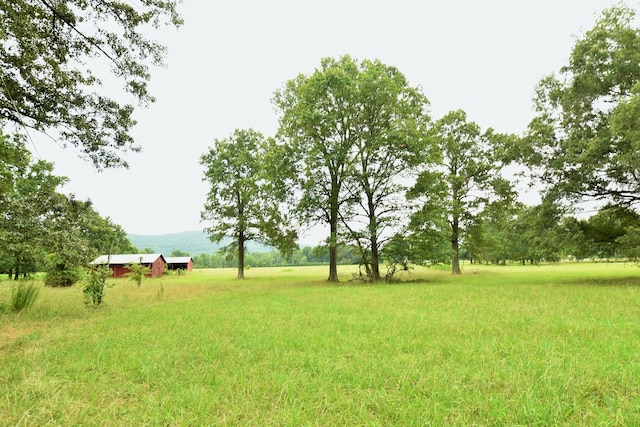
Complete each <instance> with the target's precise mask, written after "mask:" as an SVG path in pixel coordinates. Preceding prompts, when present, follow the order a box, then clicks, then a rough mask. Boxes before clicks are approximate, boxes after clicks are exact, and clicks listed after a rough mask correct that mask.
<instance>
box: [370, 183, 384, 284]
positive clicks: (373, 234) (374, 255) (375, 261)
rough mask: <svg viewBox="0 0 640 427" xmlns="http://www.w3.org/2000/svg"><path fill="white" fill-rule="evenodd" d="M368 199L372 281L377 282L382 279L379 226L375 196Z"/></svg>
mask: <svg viewBox="0 0 640 427" xmlns="http://www.w3.org/2000/svg"><path fill="white" fill-rule="evenodd" d="M367 199H368V204H369V238H370V240H371V279H372V280H373V281H376V282H377V281H379V280H381V279H382V277H381V276H380V255H379V251H378V224H377V222H376V216H375V205H374V203H373V196H372V195H371V194H369V193H368V194H367Z"/></svg>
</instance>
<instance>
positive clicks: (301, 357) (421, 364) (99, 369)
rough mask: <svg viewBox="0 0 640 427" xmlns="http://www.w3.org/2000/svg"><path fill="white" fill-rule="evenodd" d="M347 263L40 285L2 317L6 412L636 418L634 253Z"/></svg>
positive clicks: (130, 417)
mask: <svg viewBox="0 0 640 427" xmlns="http://www.w3.org/2000/svg"><path fill="white" fill-rule="evenodd" d="M340 271H341V272H343V273H344V276H343V282H342V283H341V284H340V285H330V284H327V283H326V282H325V281H324V279H325V278H326V276H327V273H328V271H327V267H313V268H301V267H296V268H271V269H258V268H254V269H250V270H248V271H246V276H247V279H246V280H244V281H238V280H236V279H234V277H235V271H234V270H200V271H194V272H191V273H190V274H188V275H187V276H181V277H178V276H168V277H163V278H160V279H147V280H145V281H143V283H142V286H141V287H140V288H138V287H137V285H136V284H135V282H133V281H130V280H124V279H121V280H115V281H114V282H115V283H116V285H115V287H113V288H109V289H107V290H106V296H105V305H104V306H103V307H101V308H99V309H88V308H85V307H84V306H83V303H82V294H81V292H80V291H79V290H78V289H48V288H43V289H42V290H41V292H40V296H39V298H38V300H37V302H36V304H35V306H34V307H33V308H31V309H30V310H29V311H27V312H23V313H20V314H4V315H1V316H0V425H8V426H13V425H16V426H18V425H20V426H44V425H65V426H66V425H87V426H95V425H105V426H110V425H114V426H115V425H118V426H120V425H136V426H138V425H151V426H156V425H167V426H181V425H185V426H187V425H188V426H195V425H252V426H265V425H291V426H300V425H319V426H334V425H348V426H356V425H372V426H376V425H379V426H391V425H408V426H414V425H415V426H429V425H434V426H441V425H447V426H450V425H464V426H468V425H496V426H504V425H526V426H534V425H539V426H548V425H638V424H640V268H638V267H637V266H636V265H634V264H586V263H585V264H563V265H556V266H537V267H536V266H527V267H521V266H507V267H484V266H477V267H476V266H466V268H465V270H464V274H463V276H461V277H454V276H451V275H449V274H448V273H447V272H444V271H435V270H419V271H413V272H411V273H410V274H409V275H407V276H405V279H407V282H405V283H399V284H393V285H388V284H378V285H361V284H357V283H356V282H349V281H348V279H349V272H348V271H346V270H345V267H342V269H341V270H340ZM9 288H10V282H8V281H6V280H5V281H2V282H0V301H6V300H7V299H8V294H9Z"/></svg>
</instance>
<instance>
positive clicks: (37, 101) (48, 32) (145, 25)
mask: <svg viewBox="0 0 640 427" xmlns="http://www.w3.org/2000/svg"><path fill="white" fill-rule="evenodd" d="M176 4H177V1H172V0H169V1H158V0H143V1H139V2H135V5H132V4H130V3H128V2H122V1H116V0H67V1H54V0H12V1H2V2H0V119H3V120H5V121H9V122H14V123H16V124H19V125H21V126H25V127H28V128H33V129H37V130H39V131H47V132H55V134H57V136H58V137H59V138H61V139H62V140H63V141H64V142H65V143H68V144H71V145H73V146H76V147H78V148H79V149H80V151H81V152H82V153H83V154H84V156H85V157H86V158H88V159H90V160H91V161H92V162H93V163H94V164H95V166H96V167H98V168H103V167H113V166H120V165H125V166H126V162H125V161H124V160H123V159H122V157H121V156H120V154H121V153H122V152H126V151H127V150H134V151H137V150H139V147H138V146H137V145H136V144H135V142H134V140H133V137H132V135H131V133H130V131H131V127H132V126H133V125H134V124H135V121H134V120H133V118H132V115H133V110H134V107H133V106H132V105H131V104H125V103H122V102H120V101H116V96H114V90H115V87H114V85H113V84H108V85H106V84H105V85H103V81H105V79H107V78H110V79H113V78H114V77H115V78H116V79H118V80H120V81H121V82H122V85H123V90H122V94H124V95H125V96H128V97H129V98H132V99H133V100H135V101H137V102H138V103H140V104H143V105H146V104H148V103H149V102H152V101H153V100H154V99H153V97H152V96H151V94H150V93H149V91H148V88H147V83H148V81H149V79H150V71H149V67H150V65H161V64H162V61H163V56H164V54H165V48H164V47H163V46H161V45H160V44H158V43H156V42H154V41H151V40H150V39H149V38H148V37H147V35H146V34H148V31H149V29H150V28H152V27H158V26H160V25H162V24H170V25H175V26H179V25H180V24H181V22H182V21H181V18H180V16H179V15H178V13H177V12H176ZM109 69H110V72H109V71H106V70H109ZM101 70H105V71H106V72H105V73H101ZM118 98H122V97H121V96H120V97H118Z"/></svg>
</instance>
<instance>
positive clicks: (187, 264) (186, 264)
mask: <svg viewBox="0 0 640 427" xmlns="http://www.w3.org/2000/svg"><path fill="white" fill-rule="evenodd" d="M165 259H166V260H167V268H168V269H169V270H186V271H191V270H193V258H191V257H190V256H168V257H167V258H165Z"/></svg>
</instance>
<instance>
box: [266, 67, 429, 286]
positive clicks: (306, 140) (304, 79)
mask: <svg viewBox="0 0 640 427" xmlns="http://www.w3.org/2000/svg"><path fill="white" fill-rule="evenodd" d="M274 104H275V105H276V107H277V108H278V110H279V111H280V113H281V116H280V130H279V135H280V136H281V137H283V138H285V139H286V140H287V141H288V143H289V144H290V145H291V147H292V152H293V153H295V154H293V156H294V157H295V159H296V161H297V164H298V165H299V167H298V171H299V182H300V185H301V190H302V197H301V199H300V202H299V204H298V207H297V211H298V212H299V214H300V215H301V216H302V218H303V219H304V220H305V221H306V222H307V223H310V224H314V223H321V224H325V225H327V226H328V228H329V238H328V246H329V278H328V280H329V281H332V282H337V281H338V271H337V259H338V244H339V240H340V236H341V235H342V236H343V237H346V239H347V240H348V241H350V242H351V243H354V244H356V245H357V246H358V247H359V248H360V250H361V253H362V257H363V260H364V262H365V264H366V265H367V270H368V273H367V274H368V275H369V276H370V277H371V278H372V279H374V280H377V279H379V278H380V271H379V265H378V263H379V260H378V258H379V256H378V252H379V250H380V248H381V246H382V244H383V243H384V241H385V239H386V238H387V237H384V236H383V232H384V231H385V229H386V228H387V227H388V226H390V225H392V224H393V222H394V219H395V215H396V214H397V212H398V209H399V206H398V204H397V203H396V201H395V200H394V197H395V196H396V195H397V194H398V193H399V190H400V187H399V186H398V183H397V181H396V180H395V179H396V178H397V177H398V176H399V175H400V174H401V173H402V172H403V171H405V170H406V167H407V165H408V163H409V161H410V159H411V157H412V156H411V155H412V154H415V150H416V147H417V146H418V145H419V144H417V142H418V141H419V140H420V138H421V136H422V133H421V131H422V130H423V128H424V124H425V122H426V121H427V120H428V116H427V115H426V113H425V108H426V106H427V105H428V102H427V100H426V98H425V97H424V96H423V95H422V94H421V93H420V91H419V90H418V89H417V88H413V87H411V86H410V85H409V84H408V82H407V80H406V79H405V77H404V76H403V75H402V74H401V73H400V72H399V71H398V70H397V69H395V68H394V67H390V66H387V65H384V64H382V63H381V62H380V61H369V60H365V61H361V62H358V61H356V60H354V59H353V58H351V57H349V56H343V57H340V58H338V59H334V58H324V59H322V61H321V65H320V68H319V69H316V70H315V71H314V72H313V73H311V74H310V75H302V74H301V75H299V76H298V77H297V78H295V79H293V80H290V81H289V82H287V84H286V85H285V87H284V88H283V89H281V90H279V91H277V92H276V94H275V96H274ZM341 232H343V233H341ZM388 237H390V236H388Z"/></svg>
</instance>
